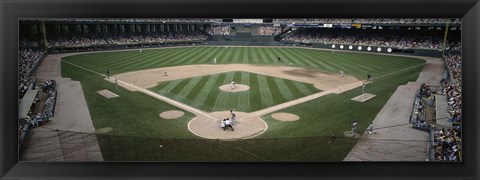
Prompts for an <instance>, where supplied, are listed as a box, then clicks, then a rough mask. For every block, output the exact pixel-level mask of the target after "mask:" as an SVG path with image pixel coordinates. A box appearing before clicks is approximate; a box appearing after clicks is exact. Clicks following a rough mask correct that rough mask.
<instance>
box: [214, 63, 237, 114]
mask: <svg viewBox="0 0 480 180" xmlns="http://www.w3.org/2000/svg"><path fill="white" fill-rule="evenodd" d="M234 73H235V72H228V73H226V77H225V80H224V81H223V84H230V83H231V82H232V81H233V76H234V75H235V74H234ZM219 95H220V97H219V99H220V101H219V99H217V102H216V103H215V107H214V108H213V109H216V110H217V111H218V110H223V108H225V107H228V105H230V106H231V104H230V101H231V99H232V97H231V96H232V93H229V92H223V91H221V92H220V94H219Z"/></svg>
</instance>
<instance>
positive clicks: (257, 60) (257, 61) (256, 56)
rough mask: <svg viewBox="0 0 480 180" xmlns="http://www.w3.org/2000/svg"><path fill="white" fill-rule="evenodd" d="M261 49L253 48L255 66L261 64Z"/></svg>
mask: <svg viewBox="0 0 480 180" xmlns="http://www.w3.org/2000/svg"><path fill="white" fill-rule="evenodd" d="M259 49H260V48H252V49H251V52H252V61H251V62H252V63H254V64H260V56H259V54H260V53H259Z"/></svg>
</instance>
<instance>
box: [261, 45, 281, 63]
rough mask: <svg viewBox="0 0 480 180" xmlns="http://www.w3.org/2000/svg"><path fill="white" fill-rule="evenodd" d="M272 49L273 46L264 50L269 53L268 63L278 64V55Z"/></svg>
mask: <svg viewBox="0 0 480 180" xmlns="http://www.w3.org/2000/svg"><path fill="white" fill-rule="evenodd" d="M272 49H273V48H265V50H264V52H265V54H266V55H267V59H266V60H267V61H266V63H267V64H268V63H272V64H277V59H278V57H276V56H275V55H274V54H273V52H272Z"/></svg>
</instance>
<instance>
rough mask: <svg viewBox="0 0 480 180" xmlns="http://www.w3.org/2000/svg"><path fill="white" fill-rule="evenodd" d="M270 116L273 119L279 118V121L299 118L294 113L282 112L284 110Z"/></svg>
mask: <svg viewBox="0 0 480 180" xmlns="http://www.w3.org/2000/svg"><path fill="white" fill-rule="evenodd" d="M272 118H273V119H275V120H279V121H298V120H300V117H299V116H297V115H295V114H291V113H284V112H279V113H273V114H272Z"/></svg>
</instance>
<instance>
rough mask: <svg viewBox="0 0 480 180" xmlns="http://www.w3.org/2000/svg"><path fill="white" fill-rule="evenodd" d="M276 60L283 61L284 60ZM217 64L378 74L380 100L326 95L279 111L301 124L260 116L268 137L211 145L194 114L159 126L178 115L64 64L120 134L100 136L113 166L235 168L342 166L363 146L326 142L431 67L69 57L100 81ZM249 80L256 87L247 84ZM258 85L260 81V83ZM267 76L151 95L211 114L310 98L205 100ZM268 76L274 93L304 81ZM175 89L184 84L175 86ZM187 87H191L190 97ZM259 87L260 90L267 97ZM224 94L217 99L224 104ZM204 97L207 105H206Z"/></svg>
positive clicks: (256, 54)
mask: <svg viewBox="0 0 480 180" xmlns="http://www.w3.org/2000/svg"><path fill="white" fill-rule="evenodd" d="M278 57H280V58H281V59H282V60H283V62H277V58H278ZM214 58H217V64H218V63H219V64H237V63H245V64H275V65H287V64H288V63H289V62H292V63H293V64H294V66H299V67H304V68H306V69H313V70H316V71H323V72H328V73H338V71H339V70H340V69H343V71H344V72H345V74H347V75H351V76H355V77H357V78H360V79H366V74H367V73H370V74H371V75H372V76H373V77H374V78H375V80H374V82H373V83H371V84H368V85H367V88H366V89H367V92H368V93H372V94H375V95H377V96H376V97H375V98H373V99H371V100H369V101H367V102H364V103H359V102H355V101H351V100H350V99H351V98H353V97H355V96H357V95H359V94H360V92H361V90H360V89H359V88H357V89H353V90H350V91H347V92H345V93H342V94H330V95H327V96H323V97H320V98H317V99H314V100H311V101H307V102H305V103H302V104H299V105H296V106H292V107H289V108H286V109H282V110H280V111H282V112H290V113H294V114H297V115H299V116H300V117H301V120H300V121H295V122H280V121H276V120H273V119H272V118H271V117H270V114H267V115H265V116H263V117H262V119H264V120H265V121H266V122H267V124H268V126H269V128H268V130H267V131H266V132H265V133H264V134H262V135H260V136H257V137H256V138H254V139H250V140H242V141H233V142H218V141H211V140H204V139H201V138H199V137H196V136H195V135H193V134H192V133H190V132H189V131H188V129H187V123H188V121H189V120H190V119H191V118H192V117H193V115H192V114H190V113H188V112H186V115H185V116H183V117H182V118H180V119H177V120H162V119H160V117H159V116H158V114H159V113H161V112H163V111H165V110H171V109H178V108H176V107H173V106H171V105H169V104H167V103H164V102H162V101H160V100H157V99H155V98H152V97H150V96H148V95H145V94H143V93H139V92H131V91H128V90H125V89H123V88H119V90H115V87H114V86H113V85H112V84H111V83H108V82H106V81H105V80H103V77H101V76H99V75H96V74H93V73H91V72H88V71H85V70H82V69H80V68H77V67H75V66H72V65H69V64H67V63H62V76H63V77H70V78H72V79H73V80H78V81H80V82H81V84H82V88H83V91H84V94H85V98H86V100H87V104H88V106H89V111H90V113H91V116H92V120H93V122H94V126H95V128H97V129H98V128H103V127H113V128H114V131H113V132H112V134H114V135H116V136H115V137H109V138H99V141H100V146H101V148H102V154H103V155H104V159H106V160H194V161H197V160H199V161H203V160H207V161H208V160H209V159H202V158H200V156H204V157H214V158H213V159H210V160H227V161H228V160H229V159H244V160H247V161H263V160H279V161H296V160H302V161H305V160H315V161H339V160H342V159H343V158H344V157H345V155H346V154H347V153H348V152H349V150H350V149H351V147H352V146H353V145H354V143H355V140H354V139H350V138H343V139H338V140H337V141H336V144H328V140H327V139H328V138H327V139H326V136H330V135H340V134H341V133H342V132H343V131H348V130H349V127H350V123H351V121H352V120H357V121H359V128H358V130H360V131H363V130H364V129H365V128H366V126H367V125H368V123H369V122H371V121H372V120H373V119H374V118H375V116H376V115H377V113H378V112H379V111H380V110H381V108H382V107H383V106H384V104H385V103H386V102H387V101H388V99H389V98H390V96H391V95H392V94H393V92H394V91H395V90H396V88H397V87H398V86H399V85H402V84H406V83H407V82H410V81H415V80H416V79H417V77H418V75H419V73H420V71H421V69H422V68H423V65H422V64H424V61H423V60H420V59H416V58H408V57H395V56H386V55H379V54H364V53H351V52H335V53H331V51H321V50H311V49H301V48H283V47H279V48H267V47H229V48H228V49H226V48H224V47H182V48H166V49H149V50H143V52H142V53H140V52H139V51H137V50H134V51H119V52H99V53H90V54H81V55H75V56H70V57H66V58H64V60H65V61H68V62H71V63H74V64H77V65H80V66H82V67H84V68H87V69H91V70H93V71H96V72H99V73H104V72H105V71H106V70H107V69H109V70H110V72H111V74H119V73H124V72H130V71H137V70H144V69H151V68H159V67H167V66H177V65H188V64H207V63H208V64H211V63H212V60H213V59H214ZM407 68H409V69H407ZM247 74H248V79H249V80H247V78H246V77H247ZM254 77H256V78H257V80H252V79H254ZM259 77H260V76H259V75H256V74H252V73H244V72H231V73H224V74H216V75H209V76H202V77H195V78H190V79H182V80H175V81H170V82H165V83H161V84H159V85H158V86H156V87H153V88H151V89H150V90H151V91H154V92H157V93H159V94H163V95H166V96H169V97H172V98H174V99H177V100H179V101H182V102H184V103H187V104H189V103H192V104H189V105H192V106H195V107H201V109H204V110H208V109H209V108H210V109H211V111H216V110H225V108H227V109H229V108H230V107H229V106H231V105H230V104H236V105H237V107H236V108H237V110H238V108H239V107H238V105H242V103H247V102H246V101H245V102H243V101H242V102H240V101H238V99H245V98H246V97H247V96H249V99H250V102H248V103H250V109H245V111H246V112H248V111H253V110H255V109H257V108H263V106H260V105H257V104H263V103H265V106H266V107H268V106H269V104H278V103H280V102H282V101H287V100H289V99H288V98H286V97H285V95H286V94H294V95H293V97H290V98H293V99H296V98H298V97H301V96H305V95H307V94H308V93H307V94H301V93H295V92H298V91H295V90H294V89H290V88H289V90H290V91H291V93H288V92H284V91H281V90H276V91H270V93H271V95H272V97H274V98H272V99H271V101H270V102H269V101H261V100H258V99H251V98H252V97H253V96H256V95H252V94H249V95H247V94H238V96H236V97H235V98H230V97H228V96H222V95H221V94H219V93H218V92H209V93H208V95H207V96H204V95H205V93H206V92H204V91H203V90H204V89H205V88H206V86H212V87H215V88H214V89H215V90H218V86H217V83H218V85H219V84H222V83H225V82H229V81H230V80H229V79H228V78H233V79H235V81H237V82H239V83H242V84H251V82H252V81H253V82H255V81H258V79H259ZM262 77H263V78H265V79H266V80H267V81H268V82H274V83H271V84H268V83H267V84H268V86H269V87H271V86H275V84H276V83H277V84H276V85H277V86H278V83H279V82H283V83H284V84H286V85H287V86H288V87H293V86H292V85H291V83H293V84H295V83H298V82H293V81H285V80H280V81H279V80H278V78H271V79H270V80H268V79H269V78H270V77H266V76H262ZM222 79H223V81H222ZM217 81H218V82H217ZM189 82H198V83H204V86H203V87H200V86H193V85H192V86H190V87H187V85H188V84H192V83H189ZM174 84H177V85H175V86H173V85H174ZM225 84H228V83H225ZM294 86H295V85H294ZM305 86H306V85H305ZM186 87H187V88H189V89H186V90H182V89H184V88H186ZM252 87H253V86H251V88H252ZM296 87H298V86H296ZM306 87H307V88H306V89H304V90H309V92H310V93H314V91H313V89H312V88H313V87H309V86H306ZM168 88H172V89H168ZM258 88H259V90H260V89H264V88H260V87H258ZM102 89H108V90H110V91H112V92H115V93H117V94H119V95H120V97H119V98H114V99H106V98H104V97H103V96H100V95H99V94H97V93H96V91H98V90H102ZM212 91H213V90H212ZM302 92H303V91H302ZM250 93H254V91H250ZM282 93H283V94H282ZM267 94H269V93H267ZM216 95H218V96H217V97H216ZM200 99H201V101H199V100H200ZM225 99H231V100H228V101H227V100H225ZM234 102H236V103H234ZM259 102H261V103H259ZM222 104H223V105H222ZM252 104H254V105H252ZM242 107H243V106H242ZM245 107H247V106H245ZM132 138H137V140H139V139H141V140H139V141H143V142H131V141H134V140H132ZM169 138H183V139H184V138H188V140H182V141H177V143H176V144H178V145H175V146H173V145H172V146H169V145H167V146H166V147H163V148H160V149H159V144H162V143H163V144H168V143H170V144H175V143H173V142H172V141H173V140H172V139H169ZM276 138H279V139H276ZM126 139H129V140H130V141H127V140H126ZM180 142H181V143H180ZM133 147H134V148H133ZM223 151H230V153H227V154H225V152H223ZM272 153H273V154H272ZM228 154H229V155H228ZM252 154H253V155H252Z"/></svg>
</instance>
